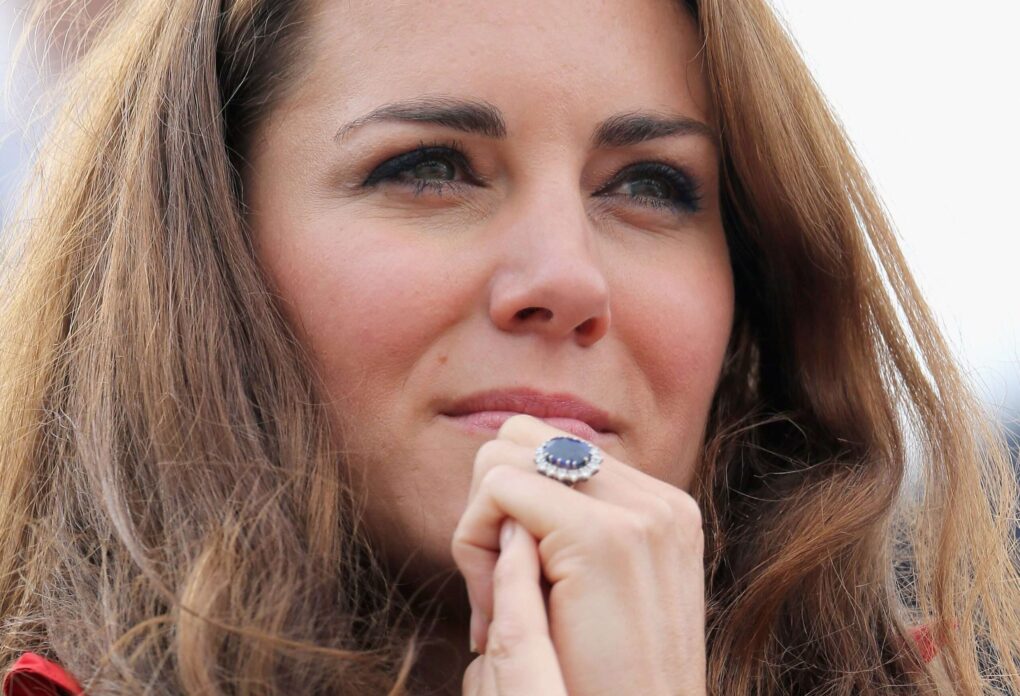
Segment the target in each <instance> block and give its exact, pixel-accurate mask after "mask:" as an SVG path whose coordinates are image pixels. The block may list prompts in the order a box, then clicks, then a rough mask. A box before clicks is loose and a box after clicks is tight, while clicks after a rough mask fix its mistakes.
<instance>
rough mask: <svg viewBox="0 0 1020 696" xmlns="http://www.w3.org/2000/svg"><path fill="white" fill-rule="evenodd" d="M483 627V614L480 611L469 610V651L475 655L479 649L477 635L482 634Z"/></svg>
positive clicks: (483, 631) (478, 652) (484, 628)
mask: <svg viewBox="0 0 1020 696" xmlns="http://www.w3.org/2000/svg"><path fill="white" fill-rule="evenodd" d="M486 630H487V629H486V627H485V616H484V615H483V614H482V612H480V611H474V610H472V611H471V627H470V629H469V634H470V641H471V652H473V653H475V654H476V655H478V654H480V653H481V651H480V650H479V649H478V636H480V635H484V633H485V631H486Z"/></svg>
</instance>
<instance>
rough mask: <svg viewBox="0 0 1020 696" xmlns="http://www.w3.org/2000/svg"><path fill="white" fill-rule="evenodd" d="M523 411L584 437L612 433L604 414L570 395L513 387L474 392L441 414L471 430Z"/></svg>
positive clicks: (498, 423)
mask: <svg viewBox="0 0 1020 696" xmlns="http://www.w3.org/2000/svg"><path fill="white" fill-rule="evenodd" d="M518 413H526V414H528V415H530V416H534V417H535V418H540V419H542V420H544V421H545V422H546V423H548V424H549V425H551V426H553V427H554V428H559V429H560V430H563V431H566V432H568V433H570V434H572V435H575V436H577V437H579V438H581V439H584V440H590V441H594V440H599V439H604V438H606V437H607V436H611V435H613V434H614V433H615V431H614V429H613V423H612V419H611V417H610V416H609V414H608V413H606V412H605V411H603V410H601V409H599V408H596V407H595V406H593V405H591V404H589V403H587V402H585V401H584V400H582V399H580V398H578V397H576V396H573V395H572V394H566V393H556V394H547V393H543V392H539V391H537V390H534V389H528V388H524V389H521V388H516V389H503V390H493V391H486V392H478V393H476V394H472V395H471V396H468V397H467V398H464V399H460V400H458V401H457V402H455V403H453V404H452V405H450V406H448V407H447V408H444V409H443V410H442V412H441V415H443V416H445V417H446V418H448V419H450V420H452V421H453V422H455V423H456V424H457V425H459V426H461V427H462V428H464V429H466V430H468V431H471V432H494V431H497V430H499V428H500V427H501V426H502V425H503V423H505V422H506V421H507V419H509V418H510V417H512V416H515V415H517V414H518Z"/></svg>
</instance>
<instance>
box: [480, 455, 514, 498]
mask: <svg viewBox="0 0 1020 696" xmlns="http://www.w3.org/2000/svg"><path fill="white" fill-rule="evenodd" d="M515 473H516V469H515V467H514V466H513V465H511V464H506V463H502V462H501V463H498V464H495V465H493V466H492V467H491V468H489V469H488V470H487V471H486V472H485V473H484V474H482V478H481V481H480V483H479V488H481V489H482V490H485V491H490V490H499V489H500V488H501V487H503V485H504V484H503V482H504V481H506V480H507V477H508V476H513V475H514V474H515Z"/></svg>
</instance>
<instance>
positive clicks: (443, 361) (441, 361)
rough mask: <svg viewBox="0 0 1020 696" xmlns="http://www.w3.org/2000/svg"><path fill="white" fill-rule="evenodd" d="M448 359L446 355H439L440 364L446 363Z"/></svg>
mask: <svg viewBox="0 0 1020 696" xmlns="http://www.w3.org/2000/svg"><path fill="white" fill-rule="evenodd" d="M446 360H447V357H446V356H445V355H440V356H439V364H440V365H445V364H446Z"/></svg>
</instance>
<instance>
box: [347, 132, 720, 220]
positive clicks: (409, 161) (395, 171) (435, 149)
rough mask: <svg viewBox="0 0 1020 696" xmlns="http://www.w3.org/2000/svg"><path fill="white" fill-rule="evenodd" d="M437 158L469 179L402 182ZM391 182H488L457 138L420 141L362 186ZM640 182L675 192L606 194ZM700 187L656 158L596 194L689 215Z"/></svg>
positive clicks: (438, 188)
mask: <svg viewBox="0 0 1020 696" xmlns="http://www.w3.org/2000/svg"><path fill="white" fill-rule="evenodd" d="M436 161H443V162H447V163H449V164H452V165H454V167H455V169H457V170H459V171H460V172H462V173H464V174H465V176H466V177H467V182H464V181H430V180H426V179H415V180H414V181H413V183H411V182H401V181H400V176H401V175H402V174H405V173H407V172H408V171H410V170H411V169H413V168H414V167H416V166H418V165H419V164H423V163H426V162H436ZM635 175H637V176H635ZM388 181H393V182H395V183H397V184H398V185H400V184H402V185H404V186H410V187H412V188H413V190H414V195H415V197H418V196H420V195H422V194H423V193H425V191H426V190H430V191H431V192H433V193H435V194H437V195H442V194H443V192H444V191H457V190H459V189H460V188H461V187H463V186H465V185H473V186H479V185H484V183H485V182H484V181H483V180H482V179H481V178H480V177H478V176H477V175H475V174H474V173H473V172H472V170H471V166H470V165H469V163H468V158H467V155H465V154H464V149H463V147H462V146H461V145H460V143H458V142H457V141H456V140H453V141H437V142H432V143H426V142H424V141H423V142H420V143H419V145H418V147H417V148H416V149H414V150H410V151H408V152H405V153H403V154H400V155H397V156H396V157H392V158H390V159H388V160H386V161H385V162H383V163H382V164H380V165H379V166H377V167H376V168H375V169H374V170H372V173H371V174H369V175H368V178H366V179H365V182H364V183H363V184H362V186H364V187H368V188H371V187H374V186H377V185H378V184H380V183H382V182H388ZM640 181H660V182H665V183H666V184H667V185H668V187H669V188H670V189H671V190H672V192H673V195H672V196H670V197H669V198H660V197H656V196H642V195H638V196H628V195H626V194H609V193H605V192H606V191H608V190H611V189H614V188H616V187H618V186H619V185H620V184H623V183H627V182H631V183H633V182H640ZM700 188H701V187H700V184H699V182H698V180H697V179H696V178H695V177H693V176H691V175H690V174H688V173H686V172H685V171H683V170H681V169H677V168H676V167H674V166H672V165H670V164H665V163H663V162H654V161H652V162H638V163H635V164H631V165H629V166H627V167H625V168H624V169H623V170H622V171H620V172H619V173H617V175H616V176H615V177H613V179H612V180H611V181H610V182H609V183H608V184H606V185H605V186H603V187H602V188H601V189H599V191H597V192H596V193H595V195H597V196H599V195H600V196H606V197H609V196H622V197H624V198H631V199H633V200H636V201H640V202H641V203H643V204H644V205H648V206H649V207H652V208H667V209H670V210H672V211H673V212H675V213H677V214H681V215H684V214H687V215H689V214H692V213H696V212H698V211H699V210H701V194H700Z"/></svg>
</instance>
